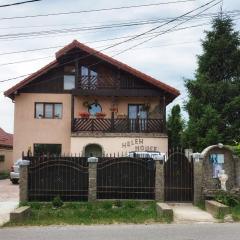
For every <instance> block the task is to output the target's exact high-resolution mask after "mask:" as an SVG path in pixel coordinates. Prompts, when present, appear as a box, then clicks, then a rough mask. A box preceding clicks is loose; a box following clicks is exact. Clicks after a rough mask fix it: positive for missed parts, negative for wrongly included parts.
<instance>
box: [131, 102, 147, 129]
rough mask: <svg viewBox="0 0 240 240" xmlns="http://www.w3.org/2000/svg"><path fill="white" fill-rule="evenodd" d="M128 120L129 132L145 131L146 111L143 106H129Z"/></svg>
mask: <svg viewBox="0 0 240 240" xmlns="http://www.w3.org/2000/svg"><path fill="white" fill-rule="evenodd" d="M128 118H129V122H130V131H132V132H137V131H140V132H142V131H145V130H146V125H147V111H146V110H144V105H143V104H129V105H128Z"/></svg>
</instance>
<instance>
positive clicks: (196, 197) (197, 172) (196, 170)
mask: <svg viewBox="0 0 240 240" xmlns="http://www.w3.org/2000/svg"><path fill="white" fill-rule="evenodd" d="M202 190H203V159H202V157H201V154H200V153H193V203H194V204H195V205H196V204H198V203H199V202H200V201H202V200H203V192H202Z"/></svg>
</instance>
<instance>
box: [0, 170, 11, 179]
mask: <svg viewBox="0 0 240 240" xmlns="http://www.w3.org/2000/svg"><path fill="white" fill-rule="evenodd" d="M7 178H9V173H8V172H6V171H1V172H0V180H2V179H7Z"/></svg>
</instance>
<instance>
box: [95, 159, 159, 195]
mask: <svg viewBox="0 0 240 240" xmlns="http://www.w3.org/2000/svg"><path fill="white" fill-rule="evenodd" d="M97 198H98V199H154V198H155V162H154V161H153V160H152V159H145V158H128V157H118V158H111V157H108V158H107V157H105V158H99V160H98V164H97Z"/></svg>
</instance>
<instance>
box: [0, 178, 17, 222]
mask: <svg viewBox="0 0 240 240" xmlns="http://www.w3.org/2000/svg"><path fill="white" fill-rule="evenodd" d="M18 203H19V185H13V184H12V183H11V182H10V180H9V179H5V180H0V226H1V225H3V224H4V223H5V222H7V221H8V220H9V213H10V212H11V211H12V210H14V209H15V208H16V207H17V206H18Z"/></svg>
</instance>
